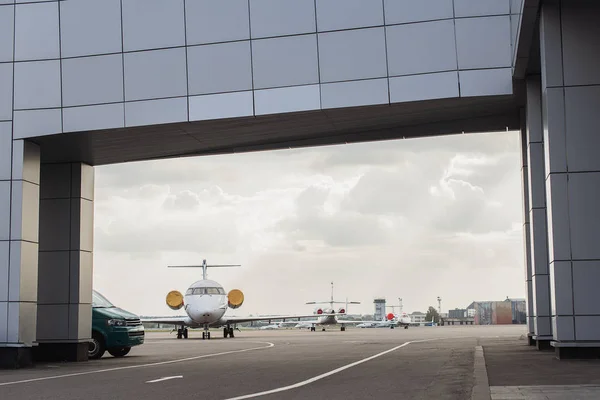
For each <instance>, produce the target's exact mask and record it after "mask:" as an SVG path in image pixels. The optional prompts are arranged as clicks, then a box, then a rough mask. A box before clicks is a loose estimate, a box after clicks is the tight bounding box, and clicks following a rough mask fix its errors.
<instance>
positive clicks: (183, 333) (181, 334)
mask: <svg viewBox="0 0 600 400" xmlns="http://www.w3.org/2000/svg"><path fill="white" fill-rule="evenodd" d="M182 338H183V339H187V338H188V329H187V328H186V327H181V328H179V329H177V339H182Z"/></svg>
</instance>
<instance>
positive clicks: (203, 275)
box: [167, 260, 241, 279]
mask: <svg viewBox="0 0 600 400" xmlns="http://www.w3.org/2000/svg"><path fill="white" fill-rule="evenodd" d="M209 267H210V268H223V267H241V265H240V264H220V265H219V264H212V265H208V264H206V260H202V265H168V266H167V268H202V279H206V269H207V268H209Z"/></svg>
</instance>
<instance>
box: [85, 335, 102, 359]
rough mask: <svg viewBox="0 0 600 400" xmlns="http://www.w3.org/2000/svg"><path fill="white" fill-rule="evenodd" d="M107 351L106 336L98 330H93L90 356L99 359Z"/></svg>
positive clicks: (89, 350) (89, 349)
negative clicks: (105, 345)
mask: <svg viewBox="0 0 600 400" xmlns="http://www.w3.org/2000/svg"><path fill="white" fill-rule="evenodd" d="M105 351H106V349H105V347H104V338H103V337H102V335H101V334H100V333H98V332H92V340H91V341H90V344H89V348H88V358H89V359H91V360H97V359H99V358H101V357H102V356H103V355H104V352H105Z"/></svg>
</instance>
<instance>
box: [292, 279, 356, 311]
mask: <svg viewBox="0 0 600 400" xmlns="http://www.w3.org/2000/svg"><path fill="white" fill-rule="evenodd" d="M304 304H329V306H330V307H331V308H332V309H333V305H334V304H345V305H346V308H345V309H344V311H345V313H348V304H360V301H348V298H347V297H346V302H343V301H334V300H333V282H331V299H330V300H329V301H308V302H306V303H304Z"/></svg>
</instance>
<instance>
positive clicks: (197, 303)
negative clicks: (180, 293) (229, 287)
mask: <svg viewBox="0 0 600 400" xmlns="http://www.w3.org/2000/svg"><path fill="white" fill-rule="evenodd" d="M184 304H185V306H184V309H185V312H186V313H187V315H188V316H189V317H190V319H191V320H192V322H193V323H194V324H197V325H199V326H204V325H207V324H208V325H209V326H210V325H219V324H218V322H219V320H220V319H221V318H222V317H223V316H224V315H225V312H226V311H227V294H226V293H225V290H223V287H222V286H221V285H220V284H219V283H218V282H215V281H211V280H208V279H207V280H201V281H197V282H194V283H193V284H192V285H190V287H189V288H188V290H187V291H186V293H185V296H184Z"/></svg>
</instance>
